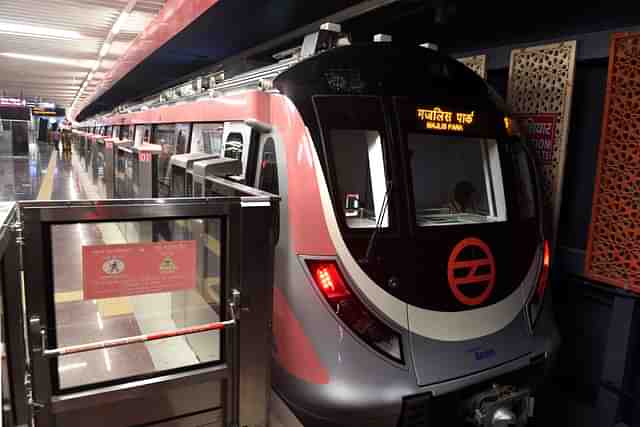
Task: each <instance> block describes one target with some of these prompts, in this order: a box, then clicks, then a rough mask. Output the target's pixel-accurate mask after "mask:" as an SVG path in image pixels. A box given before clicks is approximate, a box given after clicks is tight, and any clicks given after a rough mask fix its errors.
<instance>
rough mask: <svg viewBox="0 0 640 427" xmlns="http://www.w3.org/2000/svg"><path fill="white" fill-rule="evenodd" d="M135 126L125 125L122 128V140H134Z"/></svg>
mask: <svg viewBox="0 0 640 427" xmlns="http://www.w3.org/2000/svg"><path fill="white" fill-rule="evenodd" d="M132 138H133V126H130V125H125V126H121V127H120V139H132Z"/></svg>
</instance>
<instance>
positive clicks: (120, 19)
mask: <svg viewBox="0 0 640 427" xmlns="http://www.w3.org/2000/svg"><path fill="white" fill-rule="evenodd" d="M128 18H129V12H122V13H121V14H120V16H119V17H118V19H117V20H116V22H115V24H113V28H112V29H111V32H112V33H113V35H114V36H115V35H117V34H118V33H119V32H120V30H121V29H122V25H124V22H125V21H126V20H127V19H128Z"/></svg>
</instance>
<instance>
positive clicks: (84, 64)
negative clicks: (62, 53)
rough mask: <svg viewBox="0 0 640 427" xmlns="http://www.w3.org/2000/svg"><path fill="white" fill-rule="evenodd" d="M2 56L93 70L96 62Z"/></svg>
mask: <svg viewBox="0 0 640 427" xmlns="http://www.w3.org/2000/svg"><path fill="white" fill-rule="evenodd" d="M0 56H6V57H7V58H14V59H24V60H27V61H38V62H48V63H51V64H61V65H70V66H73V67H80V68H92V67H93V66H94V65H95V63H96V61H94V60H92V59H66V58H58V57H52V56H40V55H26V54H23V53H13V52H2V53H0Z"/></svg>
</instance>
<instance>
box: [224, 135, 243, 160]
mask: <svg viewBox="0 0 640 427" xmlns="http://www.w3.org/2000/svg"><path fill="white" fill-rule="evenodd" d="M243 145H244V141H243V140H242V135H241V134H239V133H238V132H233V133H230V134H229V136H228V137H227V141H226V143H225V144H224V157H227V158H229V159H238V160H242V147H243Z"/></svg>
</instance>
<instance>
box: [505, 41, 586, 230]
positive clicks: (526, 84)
mask: <svg viewBox="0 0 640 427" xmlns="http://www.w3.org/2000/svg"><path fill="white" fill-rule="evenodd" d="M575 63H576V42H575V41H568V42H563V43H557V44H550V45H544V46H536V47H528V48H525V49H515V50H513V51H512V52H511V64H510V68H509V86H508V104H509V105H510V106H511V109H512V111H513V113H515V114H516V116H517V117H518V118H519V119H520V121H521V125H522V127H523V129H525V131H526V132H527V131H529V132H536V133H538V134H544V132H538V130H540V129H542V130H543V131H551V132H552V135H550V136H549V137H548V138H531V139H532V143H533V146H534V148H535V149H536V151H537V152H538V155H539V157H540V159H541V160H542V169H543V174H544V182H543V185H544V191H543V194H544V198H545V200H544V201H545V205H546V207H547V209H548V210H549V212H551V214H552V220H553V222H552V227H553V230H552V231H553V237H554V239H553V240H555V234H556V233H555V230H556V228H557V225H558V218H559V214H560V202H561V196H562V175H563V171H564V163H565V151H566V145H567V137H568V133H569V118H570V113H571V97H572V93H573V77H574V70H575ZM549 117H553V118H554V119H555V120H554V121H553V122H551V123H549V122H548V119H549ZM541 127H542V128H541Z"/></svg>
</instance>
